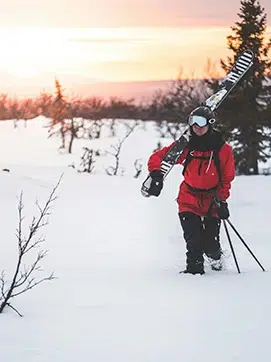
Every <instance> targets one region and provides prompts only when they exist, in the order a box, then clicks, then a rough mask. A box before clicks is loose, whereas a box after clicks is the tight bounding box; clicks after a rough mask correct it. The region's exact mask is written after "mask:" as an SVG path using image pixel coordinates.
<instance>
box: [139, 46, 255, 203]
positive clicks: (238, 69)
mask: <svg viewBox="0 0 271 362" xmlns="http://www.w3.org/2000/svg"><path fill="white" fill-rule="evenodd" d="M253 58H254V54H253V52H252V51H250V50H246V51H244V52H243V53H242V54H241V55H240V56H239V57H238V58H237V60H236V62H235V64H234V65H233V67H232V69H231V70H230V72H229V73H228V74H227V76H226V77H225V78H224V80H223V81H222V82H221V83H220V86H219V89H218V90H217V92H216V93H214V94H213V95H212V96H210V97H209V98H208V99H206V101H205V103H204V105H205V106H207V107H209V108H210V109H211V110H212V111H214V110H215V109H217V108H218V107H219V105H220V104H221V103H222V101H223V100H224V99H225V98H226V97H227V96H228V95H229V93H230V92H231V91H232V90H233V88H234V87H235V86H236V84H237V83H238V82H239V81H240V79H241V78H243V76H244V75H245V74H246V73H247V71H248V70H249V69H250V68H251V66H252V65H253ZM189 136H190V133H189V127H188V128H187V129H186V130H185V132H184V133H183V134H182V135H181V136H180V138H179V139H178V140H177V141H176V142H175V143H174V145H173V146H172V147H171V148H170V150H169V151H168V152H167V153H166V155H165V157H164V158H163V160H162V162H161V171H162V174H163V178H164V179H165V177H166V176H167V175H168V173H169V172H170V170H171V169H172V167H173V166H174V165H175V163H176V161H177V160H178V158H179V157H180V155H181V154H182V152H183V150H184V149H185V147H186V145H187V144H188V142H189ZM150 185H151V176H150V175H148V176H147V178H146V179H145V181H144V182H143V184H142V186H141V194H142V196H144V197H149V196H151V195H150V194H149V189H150Z"/></svg>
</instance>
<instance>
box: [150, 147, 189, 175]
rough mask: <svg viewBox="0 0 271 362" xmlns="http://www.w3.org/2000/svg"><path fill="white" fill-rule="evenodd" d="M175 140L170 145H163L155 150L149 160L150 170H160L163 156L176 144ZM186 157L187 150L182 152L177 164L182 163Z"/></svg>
mask: <svg viewBox="0 0 271 362" xmlns="http://www.w3.org/2000/svg"><path fill="white" fill-rule="evenodd" d="M174 143H175V142H172V143H171V144H170V145H169V146H166V147H163V148H162V149H160V150H157V151H155V152H154V153H153V154H152V155H151V156H150V158H149V160H148V170H149V172H151V171H153V170H160V168H161V161H162V159H163V157H164V156H165V154H166V153H167V151H168V150H169V149H170V148H171V147H172V146H173V145H174ZM185 157H186V152H183V153H182V154H181V156H180V157H179V158H178V160H177V162H176V164H178V163H182V162H183V160H184V159H185Z"/></svg>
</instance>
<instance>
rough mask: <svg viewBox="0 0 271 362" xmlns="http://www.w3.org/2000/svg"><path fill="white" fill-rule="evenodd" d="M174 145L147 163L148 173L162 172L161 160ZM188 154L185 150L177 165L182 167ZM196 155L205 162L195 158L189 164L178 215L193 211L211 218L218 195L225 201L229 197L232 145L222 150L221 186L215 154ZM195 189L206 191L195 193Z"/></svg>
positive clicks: (199, 153)
mask: <svg viewBox="0 0 271 362" xmlns="http://www.w3.org/2000/svg"><path fill="white" fill-rule="evenodd" d="M173 144H174V142H173V143H172V144H171V145H169V146H167V147H164V148H162V149H161V150H158V151H156V152H155V153H153V154H152V155H151V157H150V158H149V161H148V169H149V172H151V171H153V170H157V169H160V166H161V160H162V158H163V157H164V155H165V154H166V152H167V151H168V150H169V148H171V147H172V145H173ZM187 153H188V148H185V149H184V151H183V153H182V154H181V156H180V157H179V158H178V160H177V162H176V164H183V163H184V161H185V159H186V156H187ZM193 155H194V156H204V157H205V158H206V159H199V158H192V160H191V161H190V162H189V163H188V165H187V167H186V169H185V172H184V180H183V182H182V183H181V185H180V189H179V194H178V197H177V202H178V206H179V212H184V211H191V212H193V213H195V214H197V215H201V216H204V215H206V214H207V213H208V211H209V212H211V214H212V215H216V211H215V207H214V206H213V207H212V209H210V205H211V203H212V200H213V198H214V196H215V194H216V193H217V195H218V197H219V198H220V199H221V200H226V199H227V198H228V197H229V196H230V188H231V182H232V181H233V179H234V177H235V167H234V158H233V152H232V148H231V146H230V145H229V144H227V143H224V144H223V146H222V147H221V148H220V150H219V153H218V157H219V161H220V172H221V182H220V183H219V174H218V170H217V167H216V165H215V162H214V151H207V152H202V151H194V153H193ZM192 188H194V189H203V190H206V191H196V190H193V189H192ZM214 188H215V189H214ZM210 189H212V190H210Z"/></svg>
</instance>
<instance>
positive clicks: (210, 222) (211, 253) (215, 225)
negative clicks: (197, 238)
mask: <svg viewBox="0 0 271 362" xmlns="http://www.w3.org/2000/svg"><path fill="white" fill-rule="evenodd" d="M220 227H221V220H220V219H219V218H217V217H212V216H211V217H205V218H204V220H203V234H202V236H203V237H202V244H203V250H204V253H205V254H206V255H207V257H208V259H209V261H210V263H211V267H212V269H214V270H221V269H222V260H221V255H222V251H221V245H220Z"/></svg>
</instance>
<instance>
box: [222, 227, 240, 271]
mask: <svg viewBox="0 0 271 362" xmlns="http://www.w3.org/2000/svg"><path fill="white" fill-rule="evenodd" d="M222 221H223V225H224V228H225V231H226V234H227V238H228V241H229V244H230V248H231V252H232V255H233V259H234V261H235V265H236V268H237V270H238V273H239V274H240V273H241V271H240V268H239V265H238V262H237V258H236V255H235V251H234V248H233V244H232V241H231V237H230V234H229V230H228V227H227V224H226V221H228V220H226V221H225V220H222Z"/></svg>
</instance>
